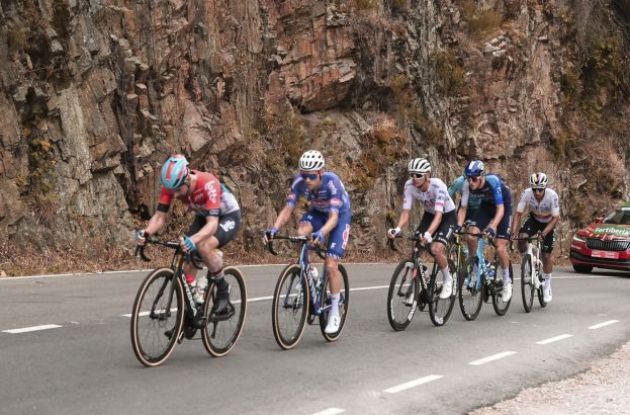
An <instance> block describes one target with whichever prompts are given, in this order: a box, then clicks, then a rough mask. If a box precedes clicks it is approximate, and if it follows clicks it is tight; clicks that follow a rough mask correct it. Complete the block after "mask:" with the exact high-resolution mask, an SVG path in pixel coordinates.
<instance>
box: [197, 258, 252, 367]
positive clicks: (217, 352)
mask: <svg viewBox="0 0 630 415" xmlns="http://www.w3.org/2000/svg"><path fill="white" fill-rule="evenodd" d="M223 272H224V274H225V282H226V283H228V284H229V286H230V302H229V303H228V308H227V312H226V313H225V314H224V315H219V316H217V315H213V313H212V309H213V307H214V304H215V303H216V298H217V297H216V295H217V287H216V285H215V284H211V285H210V286H209V287H208V292H207V293H206V302H205V306H204V310H203V315H204V316H205V317H206V325H205V326H204V328H203V330H202V332H201V338H202V339H203V345H204V346H205V348H206V350H207V351H208V353H210V354H211V355H212V356H214V357H221V356H225V355H226V354H228V353H229V351H230V350H232V348H233V347H234V346H235V345H236V342H237V341H238V338H239V337H240V336H241V333H242V332H243V325H244V323H245V315H246V313H247V289H246V287H245V278H243V274H241V272H240V271H239V270H238V269H237V268H234V267H227V268H225V269H224V270H223Z"/></svg>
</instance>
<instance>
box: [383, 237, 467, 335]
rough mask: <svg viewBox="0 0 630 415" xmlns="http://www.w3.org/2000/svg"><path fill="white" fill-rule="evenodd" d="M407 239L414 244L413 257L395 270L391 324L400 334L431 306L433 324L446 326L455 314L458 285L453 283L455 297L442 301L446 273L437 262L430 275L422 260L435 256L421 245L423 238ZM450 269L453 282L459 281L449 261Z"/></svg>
mask: <svg viewBox="0 0 630 415" xmlns="http://www.w3.org/2000/svg"><path fill="white" fill-rule="evenodd" d="M400 237H402V236H400V235H399V236H397V238H400ZM403 238H405V239H407V240H410V241H412V242H413V246H412V250H411V255H410V256H409V258H407V259H405V260H403V261H401V262H400V263H399V264H398V266H397V267H396V269H394V273H393V275H392V279H391V281H390V283H389V290H388V292H387V318H388V320H389V324H390V325H391V326H392V328H393V329H394V330H396V331H402V330H405V329H406V328H407V326H409V324H410V323H411V320H413V317H414V315H415V313H416V309H419V310H420V311H424V309H425V308H426V307H427V306H428V308H429V317H430V318H431V322H432V323H433V324H434V325H435V326H443V325H444V324H446V322H447V321H448V319H449V317H450V316H451V312H452V311H453V305H454V304H455V299H456V296H457V292H456V287H457V283H456V282H454V283H453V284H454V287H453V293H452V294H451V296H450V297H449V298H446V299H441V298H440V293H441V292H442V289H443V286H444V281H443V276H442V273H441V272H438V266H437V263H434V264H433V269H432V271H431V273H430V274H429V273H428V269H429V268H428V266H427V265H425V263H424V261H423V259H422V253H423V252H428V253H429V254H431V251H430V250H429V248H428V246H424V245H421V244H420V241H421V238H420V237H419V236H418V235H414V236H412V237H403ZM388 243H389V246H390V248H391V249H392V250H394V251H398V248H397V247H396V245H395V243H394V241H393V240H391V239H390V240H389V241H388ZM448 267H449V270H450V272H451V276H452V277H453V281H457V280H458V277H457V268H456V267H455V264H454V263H453V261H452V260H451V259H449V260H448Z"/></svg>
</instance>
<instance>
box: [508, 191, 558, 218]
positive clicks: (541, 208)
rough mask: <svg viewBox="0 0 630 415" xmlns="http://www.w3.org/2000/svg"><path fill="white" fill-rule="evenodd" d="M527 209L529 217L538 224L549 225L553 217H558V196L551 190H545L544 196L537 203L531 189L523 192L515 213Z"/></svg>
mask: <svg viewBox="0 0 630 415" xmlns="http://www.w3.org/2000/svg"><path fill="white" fill-rule="evenodd" d="M526 209H528V210H529V212H530V213H531V215H532V216H533V217H534V219H536V220H537V221H538V222H541V223H549V222H551V219H553V218H554V217H555V216H560V200H559V198H558V194H557V193H556V192H555V191H553V190H551V189H545V194H544V196H543V198H542V200H541V201H540V202H539V201H538V200H536V196H535V195H534V192H533V191H532V189H531V188H527V189H525V190H523V193H521V200H520V202H518V206H517V207H516V211H517V212H519V213H523V212H525V210H526Z"/></svg>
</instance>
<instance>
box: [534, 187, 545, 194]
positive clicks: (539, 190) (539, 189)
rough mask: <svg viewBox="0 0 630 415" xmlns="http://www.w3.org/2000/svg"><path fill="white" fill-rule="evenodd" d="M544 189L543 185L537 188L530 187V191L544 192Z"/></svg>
mask: <svg viewBox="0 0 630 415" xmlns="http://www.w3.org/2000/svg"><path fill="white" fill-rule="evenodd" d="M544 191H545V188H544V187H543V188H539V187H532V192H535V193H542V192H544Z"/></svg>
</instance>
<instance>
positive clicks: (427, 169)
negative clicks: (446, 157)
mask: <svg viewBox="0 0 630 415" xmlns="http://www.w3.org/2000/svg"><path fill="white" fill-rule="evenodd" d="M407 170H408V171H409V173H422V174H426V173H431V163H429V160H427V159H425V158H416V159H412V160H411V161H410V162H409V165H408V166H407Z"/></svg>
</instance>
